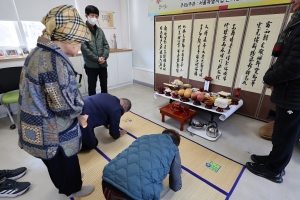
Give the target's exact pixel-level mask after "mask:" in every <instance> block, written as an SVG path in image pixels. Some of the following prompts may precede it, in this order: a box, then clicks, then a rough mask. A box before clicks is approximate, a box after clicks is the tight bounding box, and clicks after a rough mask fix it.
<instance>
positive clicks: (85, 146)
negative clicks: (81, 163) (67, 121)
mask: <svg viewBox="0 0 300 200" xmlns="http://www.w3.org/2000/svg"><path fill="white" fill-rule="evenodd" d="M80 129H81V133H82V147H81V151H87V150H91V149H94V148H96V147H97V145H98V139H97V138H96V136H95V132H94V126H93V119H90V118H88V126H87V127H85V128H82V127H81V126H80Z"/></svg>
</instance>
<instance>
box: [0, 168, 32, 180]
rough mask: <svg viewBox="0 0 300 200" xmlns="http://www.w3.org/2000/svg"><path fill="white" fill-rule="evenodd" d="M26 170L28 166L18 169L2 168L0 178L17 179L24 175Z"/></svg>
mask: <svg viewBox="0 0 300 200" xmlns="http://www.w3.org/2000/svg"><path fill="white" fill-rule="evenodd" d="M26 170H27V168H26V167H20V168H18V169H13V170H0V180H1V179H3V178H7V179H12V180H17V179H19V178H21V177H22V176H24V174H25V173H26Z"/></svg>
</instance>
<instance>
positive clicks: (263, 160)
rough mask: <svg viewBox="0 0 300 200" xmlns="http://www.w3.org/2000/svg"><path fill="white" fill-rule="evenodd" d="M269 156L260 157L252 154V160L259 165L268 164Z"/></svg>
mask: <svg viewBox="0 0 300 200" xmlns="http://www.w3.org/2000/svg"><path fill="white" fill-rule="evenodd" d="M268 157H269V156H259V155H255V154H252V155H251V160H252V161H253V162H255V163H257V164H265V163H266V162H267V159H268Z"/></svg>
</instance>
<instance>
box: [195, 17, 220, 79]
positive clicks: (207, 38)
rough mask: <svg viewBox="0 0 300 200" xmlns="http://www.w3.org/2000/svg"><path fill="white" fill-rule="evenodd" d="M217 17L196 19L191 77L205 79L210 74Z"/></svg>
mask: <svg viewBox="0 0 300 200" xmlns="http://www.w3.org/2000/svg"><path fill="white" fill-rule="evenodd" d="M215 25H216V18H207V19H194V27H193V39H192V41H193V42H192V49H191V60H190V70H189V79H190V80H195V81H204V77H205V76H208V73H209V66H210V60H211V52H212V47H213V40H214V33H215Z"/></svg>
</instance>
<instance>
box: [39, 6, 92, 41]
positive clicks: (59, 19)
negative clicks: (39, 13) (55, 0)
mask: <svg viewBox="0 0 300 200" xmlns="http://www.w3.org/2000/svg"><path fill="white" fill-rule="evenodd" d="M41 22H42V23H43V24H44V25H45V26H46V28H45V29H44V30H43V34H42V37H44V38H47V39H49V40H51V38H54V39H55V40H58V41H61V42H64V43H68V44H79V43H83V42H85V41H89V40H91V34H90V32H89V30H88V27H87V26H86V24H85V23H84V21H83V20H82V19H81V17H80V15H79V13H78V11H77V10H76V9H75V8H74V7H73V6H72V5H62V6H58V7H56V8H53V9H51V10H50V11H49V13H48V14H47V15H46V16H45V17H43V19H42V21H41Z"/></svg>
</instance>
